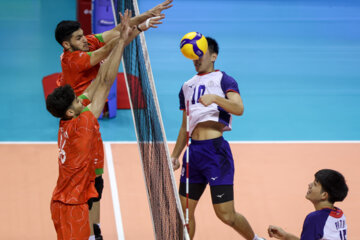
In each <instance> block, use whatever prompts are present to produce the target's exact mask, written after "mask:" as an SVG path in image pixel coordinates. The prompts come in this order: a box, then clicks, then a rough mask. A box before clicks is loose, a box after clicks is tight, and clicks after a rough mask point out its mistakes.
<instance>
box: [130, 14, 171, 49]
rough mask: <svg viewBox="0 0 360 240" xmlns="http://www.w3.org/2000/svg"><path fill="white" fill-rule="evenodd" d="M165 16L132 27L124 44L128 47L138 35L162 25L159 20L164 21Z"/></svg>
mask: <svg viewBox="0 0 360 240" xmlns="http://www.w3.org/2000/svg"><path fill="white" fill-rule="evenodd" d="M164 18H165V16H159V17H157V18H150V19H148V20H146V21H144V22H143V23H141V24H139V25H137V27H133V31H132V32H131V35H130V37H129V38H128V41H127V42H126V43H125V44H126V45H128V44H129V43H130V42H131V41H132V40H134V38H135V37H136V36H137V35H139V33H141V32H143V31H147V30H148V29H150V28H157V27H158V26H157V25H159V24H162V22H161V20H162V19H164Z"/></svg>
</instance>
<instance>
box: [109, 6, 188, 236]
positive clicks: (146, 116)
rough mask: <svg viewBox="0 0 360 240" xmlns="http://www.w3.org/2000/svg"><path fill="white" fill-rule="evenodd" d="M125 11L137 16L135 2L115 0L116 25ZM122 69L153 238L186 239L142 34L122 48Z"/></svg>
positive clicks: (137, 11) (137, 10) (137, 9)
mask: <svg viewBox="0 0 360 240" xmlns="http://www.w3.org/2000/svg"><path fill="white" fill-rule="evenodd" d="M126 9H129V10H132V13H133V15H139V8H138V5H137V1H136V0H118V1H115V4H114V9H113V10H114V15H115V16H116V17H117V19H116V23H119V16H118V14H117V13H118V12H122V13H124V11H125V10H126ZM115 13H116V14H115ZM123 67H124V76H125V81H126V84H127V88H128V93H129V100H130V105H131V110H132V114H133V119H134V125H135V132H136V136H137V141H138V147H139V152H140V158H141V161H142V167H143V172H144V178H145V183H146V189H147V193H148V199H149V204H150V209H151V215H152V220H153V227H154V234H155V239H161V240H165V239H169V240H170V239H171V240H173V239H174V240H175V239H179V240H180V239H181V240H182V239H188V237H187V233H186V230H185V228H184V224H185V222H184V217H183V213H182V208H181V204H180V199H179V195H178V192H177V188H176V184H175V178H174V175H173V170H172V164H171V160H170V154H169V150H168V146H167V142H166V136H165V131H164V127H163V123H162V118H161V113H160V108H159V103H158V99H157V94H156V89H155V84H154V79H153V75H152V70H151V65H150V59H149V54H148V51H147V46H146V42H145V35H144V33H141V34H140V35H139V36H137V37H136V38H135V39H134V40H133V41H132V42H131V43H130V44H129V45H128V46H127V47H126V48H125V50H124V54H123ZM184 231H185V232H184Z"/></svg>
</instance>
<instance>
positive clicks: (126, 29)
mask: <svg viewBox="0 0 360 240" xmlns="http://www.w3.org/2000/svg"><path fill="white" fill-rule="evenodd" d="M119 15H120V21H121V22H120V24H119V29H118V31H119V32H120V39H122V40H123V41H125V42H126V41H127V40H128V38H129V37H130V35H131V34H130V33H131V31H132V30H133V28H131V27H130V18H131V10H128V9H126V10H125V12H124V15H122V14H121V12H119Z"/></svg>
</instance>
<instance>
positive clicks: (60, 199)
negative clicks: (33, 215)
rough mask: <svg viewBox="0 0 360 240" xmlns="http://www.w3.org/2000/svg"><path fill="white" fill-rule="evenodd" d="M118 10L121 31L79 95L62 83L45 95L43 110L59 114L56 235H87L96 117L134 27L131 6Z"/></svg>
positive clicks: (64, 238) (98, 150)
mask: <svg viewBox="0 0 360 240" xmlns="http://www.w3.org/2000/svg"><path fill="white" fill-rule="evenodd" d="M120 16H121V20H122V21H121V22H122V23H121V24H120V26H119V30H120V31H121V34H120V35H119V37H117V38H114V39H112V40H111V41H110V42H109V44H110V45H111V46H112V48H113V50H112V51H111V53H110V55H109V57H108V58H107V60H105V62H104V63H103V64H102V65H101V66H100V69H99V73H98V75H97V77H96V78H95V80H94V81H92V83H91V84H90V85H89V87H88V88H87V89H86V90H85V91H84V93H83V94H82V95H81V97H76V95H75V93H74V90H73V89H72V87H71V86H70V85H65V86H60V87H58V88H56V89H55V90H54V91H53V93H51V94H50V95H49V96H48V97H47V99H46V107H47V109H48V111H49V112H50V113H51V114H52V115H53V116H55V117H58V118H60V126H59V136H58V146H59V158H58V164H59V177H58V181H57V184H56V187H55V189H54V192H53V196H52V200H51V215H52V220H53V222H54V226H55V229H56V232H57V238H58V239H59V240H68V239H74V240H75V239H81V240H88V239H89V237H90V225H89V208H91V204H88V200H89V199H91V198H94V197H97V196H98V193H97V190H96V188H95V186H94V182H95V165H94V161H95V160H96V158H98V157H101V154H103V153H102V142H101V136H100V132H99V123H98V121H97V118H98V117H99V115H100V114H101V112H102V109H103V107H104V104H105V101H106V98H107V96H108V94H109V91H110V88H111V86H112V84H113V82H114V80H115V78H116V75H117V72H118V68H119V65H120V60H121V56H122V53H123V50H124V46H125V45H126V43H127V42H128V40H129V38H130V37H131V34H132V33H133V29H131V28H130V27H129V22H130V16H131V11H129V12H128V11H125V14H124V16H122V15H120ZM84 98H85V99H88V100H89V101H90V104H89V105H87V106H86V107H85V106H84V105H83V104H82V102H83V99H84ZM99 137H100V138H99ZM100 142H101V144H99V143H100ZM92 237H93V239H95V237H94V236H92Z"/></svg>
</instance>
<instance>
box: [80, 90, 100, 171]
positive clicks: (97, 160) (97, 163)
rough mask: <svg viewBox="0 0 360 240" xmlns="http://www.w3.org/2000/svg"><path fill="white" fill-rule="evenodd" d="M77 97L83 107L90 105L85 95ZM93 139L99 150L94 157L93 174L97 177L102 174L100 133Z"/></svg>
mask: <svg viewBox="0 0 360 240" xmlns="http://www.w3.org/2000/svg"><path fill="white" fill-rule="evenodd" d="M79 97H80V98H81V99H82V105H84V106H85V107H86V106H87V105H89V104H90V103H91V102H90V100H89V99H88V98H87V97H86V96H85V95H81V96H79ZM94 139H97V141H96V142H95V143H94V144H96V148H97V149H98V150H99V151H98V152H97V153H96V155H95V156H94V164H95V173H96V175H99V174H102V173H103V172H104V148H103V146H104V145H103V141H102V138H101V134H100V132H98V134H97V136H96V138H94Z"/></svg>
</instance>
